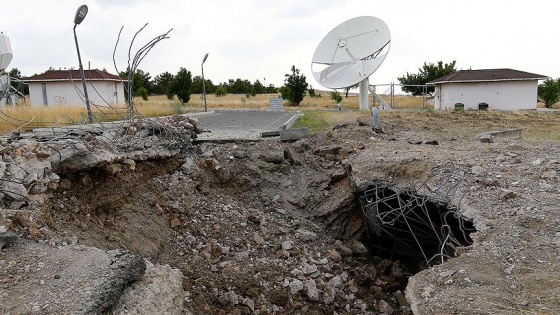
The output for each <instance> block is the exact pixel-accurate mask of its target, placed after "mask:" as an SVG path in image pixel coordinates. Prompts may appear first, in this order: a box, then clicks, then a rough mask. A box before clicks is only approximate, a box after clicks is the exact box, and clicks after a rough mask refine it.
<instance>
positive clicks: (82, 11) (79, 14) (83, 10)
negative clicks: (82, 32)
mask: <svg viewBox="0 0 560 315" xmlns="http://www.w3.org/2000/svg"><path fill="white" fill-rule="evenodd" d="M87 13H88V7H87V5H85V4H82V5H81V6H80V7H79V8H78V11H76V16H74V24H80V23H82V21H83V20H84V18H85V17H86V15H87Z"/></svg>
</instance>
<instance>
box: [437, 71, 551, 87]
mask: <svg viewBox="0 0 560 315" xmlns="http://www.w3.org/2000/svg"><path fill="white" fill-rule="evenodd" d="M547 78H548V77H547V76H545V75H541V74H535V73H529V72H525V71H519V70H514V69H507V68H506V69H481V70H459V71H457V72H454V73H451V74H448V75H446V76H443V77H441V78H438V79H435V80H432V81H430V82H428V84H442V83H459V82H489V81H523V80H543V79H547Z"/></svg>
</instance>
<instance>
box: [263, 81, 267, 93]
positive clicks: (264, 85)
mask: <svg viewBox="0 0 560 315" xmlns="http://www.w3.org/2000/svg"><path fill="white" fill-rule="evenodd" d="M263 82H264V95H266V78H263Z"/></svg>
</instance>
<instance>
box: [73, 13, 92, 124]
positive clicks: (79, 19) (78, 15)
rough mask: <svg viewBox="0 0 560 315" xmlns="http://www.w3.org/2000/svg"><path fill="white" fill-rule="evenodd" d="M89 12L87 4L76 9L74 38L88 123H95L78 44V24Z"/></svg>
mask: <svg viewBox="0 0 560 315" xmlns="http://www.w3.org/2000/svg"><path fill="white" fill-rule="evenodd" d="M87 13H88V7H87V5H85V4H83V5H81V6H80V7H79V8H78V10H77V11H76V16H74V40H75V41H76V51H77V52H78V62H79V64H80V76H81V77H82V85H83V87H84V96H85V98H86V109H87V115H88V123H90V124H91V123H93V114H92V113H91V108H90V106H89V96H88V92H87V87H86V77H85V75H84V67H83V66H82V57H81V56H80V47H79V46H78V37H77V36H76V26H78V25H79V24H80V23H82V21H83V20H84V18H85V17H86V15H87Z"/></svg>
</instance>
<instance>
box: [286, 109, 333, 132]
mask: <svg viewBox="0 0 560 315" xmlns="http://www.w3.org/2000/svg"><path fill="white" fill-rule="evenodd" d="M331 124H332V123H331V119H330V118H329V115H328V114H327V113H326V112H321V111H315V110H310V111H307V110H306V111H303V113H302V116H301V117H300V118H299V120H298V122H297V123H296V124H295V126H294V128H304V127H307V130H308V131H309V133H317V132H321V131H326V130H328V129H330V127H331Z"/></svg>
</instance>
